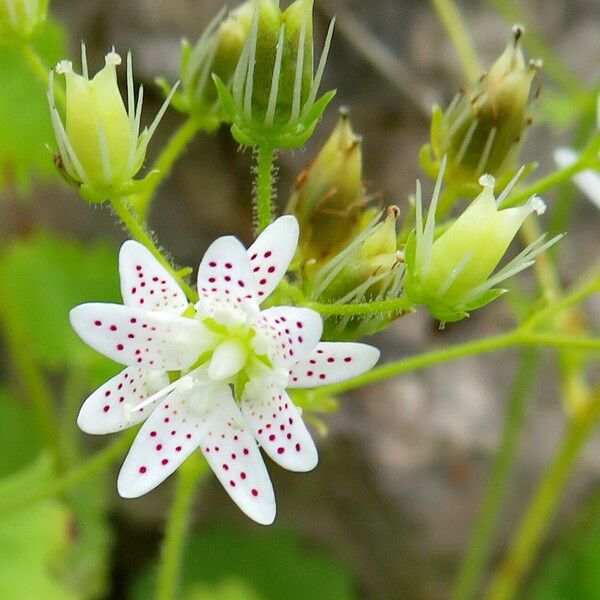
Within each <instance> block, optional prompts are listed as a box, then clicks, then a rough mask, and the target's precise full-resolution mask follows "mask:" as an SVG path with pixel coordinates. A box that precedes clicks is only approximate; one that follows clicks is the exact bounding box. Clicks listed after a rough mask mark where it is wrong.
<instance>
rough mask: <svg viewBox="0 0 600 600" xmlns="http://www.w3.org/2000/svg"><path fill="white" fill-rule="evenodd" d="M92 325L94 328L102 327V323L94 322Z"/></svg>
mask: <svg viewBox="0 0 600 600" xmlns="http://www.w3.org/2000/svg"><path fill="white" fill-rule="evenodd" d="M94 325H95V326H96V327H100V325H102V321H94Z"/></svg>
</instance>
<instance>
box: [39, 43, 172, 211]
mask: <svg viewBox="0 0 600 600" xmlns="http://www.w3.org/2000/svg"><path fill="white" fill-rule="evenodd" d="M120 64H121V57H120V56H119V55H118V54H117V53H116V52H115V51H114V50H113V51H112V52H109V53H108V54H107V55H106V57H105V66H104V68H103V69H101V70H100V71H99V72H98V73H96V75H95V76H94V77H93V79H89V78H88V69H87V61H86V56H85V47H84V46H82V65H83V75H78V74H77V73H75V72H74V71H73V66H72V64H71V62H70V61H61V62H60V63H59V64H58V65H57V67H56V69H55V70H56V72H57V73H58V74H60V75H64V76H65V79H66V125H63V122H62V121H61V118H60V116H59V113H58V110H57V109H56V106H55V102H54V93H53V91H54V82H53V72H52V73H51V77H50V85H49V90H48V101H49V104H50V112H51V117H52V124H53V127H54V132H55V135H56V140H57V144H58V150H59V156H60V161H57V162H60V164H61V165H62V167H63V168H64V170H65V171H66V174H67V175H68V176H69V177H70V178H71V179H72V180H73V181H75V182H77V184H79V185H80V189H81V192H82V194H83V195H84V197H85V198H86V199H88V200H89V201H101V200H103V199H105V198H107V197H110V196H112V195H114V194H119V195H123V194H126V193H131V191H132V189H131V186H132V185H133V177H134V176H135V175H136V174H137V172H138V171H139V170H140V168H141V166H142V164H143V162H144V158H145V156H146V149H147V147H148V143H149V141H150V139H151V137H152V135H153V134H154V131H155V130H156V127H157V126H158V123H159V121H160V119H161V117H162V115H163V114H164V112H165V110H166V109H167V106H168V103H169V102H170V99H171V97H170V96H169V97H168V98H167V100H166V102H165V103H164V104H163V106H162V108H161V109H160V111H159V112H158V115H157V116H156V118H155V120H154V122H153V123H152V125H151V126H150V128H145V129H144V130H143V131H142V132H141V133H140V119H141V111H142V97H143V91H142V88H141V87H140V91H139V94H138V99H137V107H136V100H135V96H134V89H133V72H132V66H131V54H128V56H127V91H128V110H127V109H126V108H125V104H124V102H123V99H122V97H121V93H120V91H119V87H118V84H117V74H116V67H117V66H118V65H120Z"/></svg>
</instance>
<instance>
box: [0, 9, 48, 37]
mask: <svg viewBox="0 0 600 600" xmlns="http://www.w3.org/2000/svg"><path fill="white" fill-rule="evenodd" d="M48 2H49V0H0V44H16V43H19V42H23V41H26V40H28V39H29V38H30V37H31V36H32V35H33V34H34V33H35V31H36V30H37V28H38V27H39V25H40V24H41V23H42V22H43V21H45V20H46V14H47V12H48Z"/></svg>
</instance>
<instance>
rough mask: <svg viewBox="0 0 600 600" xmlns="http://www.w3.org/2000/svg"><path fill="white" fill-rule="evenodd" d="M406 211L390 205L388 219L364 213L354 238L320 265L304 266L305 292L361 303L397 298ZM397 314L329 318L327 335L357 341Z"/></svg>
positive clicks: (312, 296)
mask: <svg viewBox="0 0 600 600" xmlns="http://www.w3.org/2000/svg"><path fill="white" fill-rule="evenodd" d="M399 214H400V211H399V209H398V208H397V207H395V206H390V207H389V208H388V210H387V214H386V216H385V218H384V219H383V220H382V219H381V215H378V214H376V213H375V211H374V210H372V209H371V210H368V211H366V212H365V213H364V215H363V216H362V218H361V223H360V224H359V227H358V231H357V234H356V236H355V238H354V239H353V240H352V242H351V243H350V244H349V245H348V246H346V247H345V248H344V249H343V250H342V251H341V252H339V253H338V254H337V255H336V256H334V257H333V258H332V259H330V260H329V261H328V262H326V263H325V264H324V265H322V266H320V267H317V266H316V263H315V261H308V262H307V263H306V264H305V265H304V267H303V272H302V274H303V279H304V282H305V293H306V295H307V297H309V298H310V299H311V300H313V301H316V302H321V303H336V304H353V303H354V304H356V303H363V302H369V301H371V300H387V299H391V298H397V297H398V296H399V295H400V292H401V290H402V276H403V273H404V268H403V258H402V255H401V253H399V252H398V250H397V241H396V221H397V219H398V216H399ZM396 316H397V315H394V314H390V313H386V314H369V315H362V316H355V317H352V318H350V317H329V318H327V319H326V320H325V322H324V332H325V333H324V336H325V338H326V339H357V338H359V337H362V336H365V335H371V334H373V333H375V332H376V331H379V330H381V329H383V328H384V327H386V326H387V325H389V323H390V322H391V321H393V320H394V319H395V318H396Z"/></svg>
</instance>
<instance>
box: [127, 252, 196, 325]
mask: <svg viewBox="0 0 600 600" xmlns="http://www.w3.org/2000/svg"><path fill="white" fill-rule="evenodd" d="M119 273H120V276H121V296H122V297H123V303H124V304H125V305H126V306H135V307H138V308H143V309H146V310H160V311H163V312H166V313H169V314H173V315H180V314H182V313H183V311H185V309H186V308H187V306H188V300H187V298H186V296H185V294H184V293H183V290H182V289H181V288H180V287H179V284H178V283H177V282H176V281H175V279H174V278H173V276H172V275H171V274H170V273H169V272H168V271H167V270H166V269H165V268H164V267H163V266H162V265H161V264H160V263H159V262H158V260H156V258H154V256H152V254H151V253H150V251H149V250H148V249H147V248H146V247H145V246H143V245H142V244H140V243H138V242H135V241H134V240H128V241H126V242H125V243H124V244H123V245H122V246H121V250H120V252H119Z"/></svg>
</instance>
